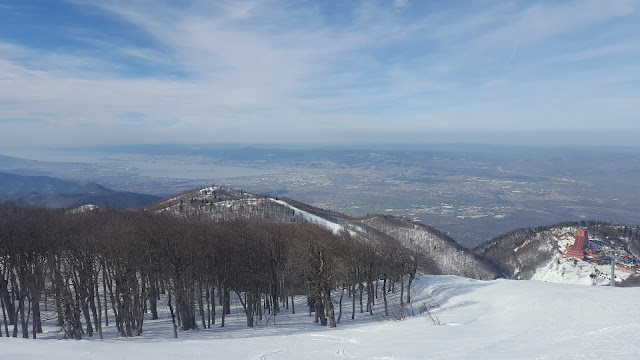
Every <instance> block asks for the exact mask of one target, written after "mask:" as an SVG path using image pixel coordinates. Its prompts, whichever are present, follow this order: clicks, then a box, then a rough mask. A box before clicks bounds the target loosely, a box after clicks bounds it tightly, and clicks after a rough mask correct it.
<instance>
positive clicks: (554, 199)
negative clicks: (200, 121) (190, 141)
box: [0, 145, 640, 247]
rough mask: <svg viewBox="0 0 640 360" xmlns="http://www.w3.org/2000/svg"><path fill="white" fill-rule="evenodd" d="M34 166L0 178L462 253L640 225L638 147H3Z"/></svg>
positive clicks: (20, 166)
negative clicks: (322, 226)
mask: <svg viewBox="0 0 640 360" xmlns="http://www.w3.org/2000/svg"><path fill="white" fill-rule="evenodd" d="M0 153H2V154H4V155H11V156H19V157H23V158H28V159H33V160H39V161H40V162H26V161H25V162H23V163H22V164H20V163H18V164H17V163H15V162H13V163H11V164H10V165H9V164H5V165H2V163H0V170H2V171H7V170H8V171H11V172H16V173H30V174H33V173H38V174H42V175H49V176H54V177H59V178H62V179H73V180H75V181H93V182H97V183H99V184H102V185H104V186H107V187H110V188H113V189H116V190H123V191H134V192H141V193H149V194H155V195H170V194H174V193H177V192H181V191H184V190H188V189H191V188H194V187H198V186H205V185H207V186H208V185H211V184H216V185H224V186H229V187H234V188H240V189H244V190H245V191H250V192H255V193H264V194H268V195H274V196H286V197H289V198H293V199H295V200H298V201H303V202H307V203H310V204H312V205H315V206H319V207H322V208H328V209H331V210H337V211H340V212H344V213H346V214H347V215H351V216H355V217H358V216H364V215H366V214H369V213H383V214H390V215H396V216H406V217H409V218H411V219H416V220H420V221H422V222H423V223H426V224H429V225H432V226H434V227H436V228H438V229H440V230H443V231H445V232H447V233H448V234H449V235H451V236H452V237H453V238H454V239H456V240H457V241H458V242H460V243H461V244H462V245H464V246H467V247H473V246H476V245H478V244H480V243H482V242H484V241H487V240H489V239H491V238H492V237H494V236H497V235H499V234H501V233H504V232H507V231H511V230H513V229H516V228H520V227H535V226H540V225H545V224H552V223H555V222H559V221H565V220H581V219H593V220H601V221H609V222H613V223H620V224H625V225H634V226H635V225H637V224H638V223H639V222H640V181H639V179H640V148H631V147H586V146H585V147H564V148H561V147H555V148H547V147H519V146H488V145H487V146H485V145H432V146H420V147H417V146H411V147H410V146H407V148H406V149H400V148H391V149H382V150H368V149H347V148H324V149H322V148H321V149H286V148H275V147H242V146H237V145H236V146H216V145H201V146H187V145H184V146H183V145H139V146H121V147H84V148H65V149H63V148H55V149H54V148H47V149H43V148H40V149H34V148H31V149H28V150H24V149H8V150H7V149H0Z"/></svg>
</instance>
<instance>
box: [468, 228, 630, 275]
mask: <svg viewBox="0 0 640 360" xmlns="http://www.w3.org/2000/svg"><path fill="white" fill-rule="evenodd" d="M578 229H584V230H586V231H587V234H588V237H589V247H590V248H593V249H601V248H606V249H615V250H616V252H617V253H618V255H619V256H624V255H627V256H631V257H634V258H636V259H637V258H639V257H640V256H639V255H640V231H639V230H640V229H639V228H638V227H635V228H631V227H627V226H619V225H612V224H608V223H602V222H594V221H583V222H564V223H558V224H556V225H550V226H544V227H539V228H528V229H518V230H515V231H512V232H510V233H507V234H503V235H501V236H499V237H497V238H495V239H492V240H490V241H488V242H486V243H484V244H482V245H480V246H478V247H477V248H476V249H474V252H475V253H476V254H477V255H479V256H482V257H484V258H486V259H488V260H490V261H492V262H494V263H495V264H496V266H498V267H499V268H500V269H501V271H502V272H504V274H505V275H507V276H509V277H511V278H514V279H526V280H529V279H531V280H542V281H550V282H560V283H571V284H584V285H596V284H597V285H606V284H608V283H609V280H610V276H609V274H610V266H609V265H608V262H607V261H582V260H579V259H573V258H572V259H570V260H567V259H565V257H564V253H565V248H566V247H567V246H569V245H572V244H573V242H574V237H575V234H576V231H577V230H578ZM574 260H575V261H574ZM628 276H629V274H627V273H625V272H623V271H617V272H616V281H621V280H622V279H626V278H627V277H628Z"/></svg>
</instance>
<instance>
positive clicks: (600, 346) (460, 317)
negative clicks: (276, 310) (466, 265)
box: [0, 276, 640, 360]
mask: <svg viewBox="0 0 640 360" xmlns="http://www.w3.org/2000/svg"><path fill="white" fill-rule="evenodd" d="M414 287H415V295H414V296H415V305H414V308H415V310H416V317H414V318H408V319H407V320H406V321H382V320H381V319H380V318H379V317H378V316H377V314H379V312H380V304H377V305H376V312H375V314H376V315H374V316H369V315H367V316H362V317H357V318H356V319H355V320H351V319H350V318H347V317H343V319H342V322H341V326H340V327H338V328H335V329H329V328H326V327H322V326H317V324H316V325H315V326H314V324H310V323H309V317H308V314H307V313H306V312H305V311H299V312H297V313H296V314H293V313H291V311H290V310H287V311H283V312H282V313H281V314H279V315H278V316H277V320H276V321H275V322H274V321H269V322H264V323H262V324H261V325H260V326H258V327H256V328H251V329H249V328H246V327H245V326H244V324H243V323H242V322H243V316H242V315H240V316H235V314H236V313H237V312H240V313H241V312H242V308H241V307H240V306H239V305H238V304H237V303H236V304H235V305H234V306H233V309H232V316H229V317H228V318H227V319H228V323H227V325H226V326H225V327H224V328H220V327H218V326H215V327H211V328H210V329H199V330H196V331H186V332H181V333H180V337H179V338H178V339H173V338H172V336H173V334H172V333H171V330H170V329H171V325H170V323H171V318H170V315H169V313H168V312H169V311H168V310H167V309H166V306H163V307H162V309H160V308H159V319H157V320H151V318H150V317H148V318H147V319H145V324H146V325H145V326H148V330H147V331H145V333H143V334H142V336H140V337H136V338H129V339H119V338H116V334H115V327H114V326H110V327H105V340H91V341H86V340H85V341H57V340H53V339H55V338H57V337H59V336H60V334H59V333H58V327H57V326H51V320H49V321H47V322H46V323H45V327H44V330H45V332H44V333H43V334H41V337H40V340H26V339H13V338H6V337H2V338H0V346H1V347H2V349H3V350H2V353H3V356H4V357H6V358H7V359H36V358H47V359H60V360H62V359H65V360H66V359H77V360H84V359H87V360H89V359H91V360H110V359H116V358H117V359H139V358H141V357H143V358H149V359H155V360H161V359H176V358H197V357H202V356H203V354H215V355H216V357H218V358H223V359H281V360H284V359H310V358H312V359H331V358H353V359H573V358H585V359H633V358H635V357H636V356H637V354H638V353H640V344H639V343H638V341H637V334H638V333H640V321H639V319H640V289H637V288H627V289H624V288H613V289H612V288H608V287H600V288H593V287H584V286H568V285H559V284H549V283H543V282H537V281H512V280H503V279H500V280H493V281H474V280H469V279H465V278H459V277H453V276H426V277H418V278H416V281H415V285H414ZM305 304H306V299H304V298H303V297H299V298H298V299H297V304H296V308H299V309H302V308H304V306H305ZM419 304H427V306H428V307H431V313H432V315H434V316H435V317H436V318H437V319H438V320H439V322H440V324H441V325H440V326H437V325H434V322H433V321H431V320H430V319H429V318H428V317H427V316H426V315H424V314H423V315H421V314H420V312H419V309H418V308H419ZM347 305H349V303H347ZM345 307H346V308H348V306H345ZM160 310H161V311H160ZM272 320H273V319H272Z"/></svg>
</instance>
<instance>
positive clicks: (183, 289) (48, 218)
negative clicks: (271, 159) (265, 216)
mask: <svg viewBox="0 0 640 360" xmlns="http://www.w3.org/2000/svg"><path fill="white" fill-rule="evenodd" d="M424 257H425V256H424V251H423V250H422V249H421V248H420V246H417V245H415V246H412V247H407V246H402V245H401V244H400V243H398V242H396V241H392V240H387V241H380V240H370V239H365V238H362V237H359V236H357V235H354V234H352V233H350V232H348V231H342V232H340V233H334V232H332V231H330V230H327V229H325V228H323V227H320V226H318V225H315V224H310V223H304V222H295V223H282V222H270V221H266V220H259V219H254V220H247V219H232V220H219V221H214V220H212V219H210V218H204V217H180V216H174V215H172V214H169V213H154V212H149V211H120V210H114V209H102V208H101V209H97V210H94V211H86V212H73V211H62V210H59V209H50V208H42V207H33V206H28V205H24V204H19V203H15V202H5V203H0V306H1V308H2V319H0V320H1V321H2V322H1V324H0V336H7V337H9V336H13V337H18V336H21V337H23V338H34V339H35V338H37V336H38V334H39V333H41V332H42V321H43V319H42V312H43V309H42V308H43V307H45V308H47V307H48V308H49V312H51V311H52V309H53V313H55V318H54V319H53V320H54V321H56V322H57V325H58V326H59V327H60V333H61V334H62V336H63V337H64V338H68V339H82V338H83V337H92V336H98V337H99V338H101V339H102V338H103V331H102V330H103V326H110V325H111V326H115V327H116V328H117V330H118V333H119V335H120V336H122V337H132V336H139V335H141V334H142V333H143V329H144V323H145V321H153V320H154V319H157V318H158V309H159V307H160V306H166V307H168V309H169V312H170V315H171V319H172V321H171V323H172V325H173V334H174V336H175V337H178V334H179V332H180V331H186V330H193V329H198V328H211V327H212V326H219V327H224V326H225V316H226V315H228V314H229V313H230V301H231V298H232V297H233V298H234V299H238V300H239V301H240V303H241V304H242V309H243V310H244V315H245V316H246V325H247V326H248V327H253V326H255V323H256V320H257V319H259V320H262V318H263V317H265V316H277V315H278V313H279V312H280V311H281V309H283V308H285V309H289V308H290V307H291V311H292V312H293V313H295V311H296V309H295V307H294V299H295V297H296V296H305V297H306V298H307V304H308V308H307V309H304V311H308V312H309V315H311V314H313V316H312V317H311V319H313V321H314V322H316V323H319V324H321V325H325V326H327V325H328V326H330V327H335V326H337V324H339V323H340V319H341V317H342V316H343V313H344V316H350V317H351V318H355V316H356V313H363V314H366V313H369V315H372V314H373V310H372V309H373V305H374V302H376V301H379V299H381V300H382V302H383V303H384V316H387V317H388V316H390V312H391V311H392V310H391V309H390V308H389V307H390V306H391V305H390V304H388V301H387V298H388V293H389V292H394V293H399V299H400V304H399V306H400V307H403V306H405V304H407V303H410V302H411V283H412V281H413V279H414V278H415V276H416V273H417V272H418V270H419V268H420V264H421V263H422V262H423V261H424ZM345 296H346V297H350V298H351V299H352V301H351V309H345V310H344V311H343V306H342V300H343V298H344V297H345ZM356 303H359V309H358V311H356ZM298 310H300V309H298ZM392 315H393V314H392ZM310 321H311V320H310Z"/></svg>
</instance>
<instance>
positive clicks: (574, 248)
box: [564, 230, 589, 260]
mask: <svg viewBox="0 0 640 360" xmlns="http://www.w3.org/2000/svg"><path fill="white" fill-rule="evenodd" d="M588 243H589V237H588V236H587V231H586V230H578V231H577V232H576V239H575V241H574V242H573V245H570V246H567V248H566V249H565V251H564V257H565V258H570V257H573V258H577V259H581V260H584V249H586V248H587V244H588Z"/></svg>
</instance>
